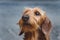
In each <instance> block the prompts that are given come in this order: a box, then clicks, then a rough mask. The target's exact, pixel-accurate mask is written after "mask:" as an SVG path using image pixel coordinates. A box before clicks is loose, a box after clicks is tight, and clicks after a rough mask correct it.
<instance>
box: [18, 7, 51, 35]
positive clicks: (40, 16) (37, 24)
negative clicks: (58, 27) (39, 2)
mask: <svg viewBox="0 0 60 40" xmlns="http://www.w3.org/2000/svg"><path fill="white" fill-rule="evenodd" d="M18 24H19V26H20V29H21V32H20V34H19V35H21V34H22V33H25V32H33V31H36V30H37V29H42V31H43V33H44V34H46V33H49V32H50V29H51V22H50V20H49V19H48V18H47V16H46V14H45V12H44V11H43V10H42V9H40V8H37V7H35V8H26V9H25V10H24V12H23V15H22V17H21V19H20V20H19V22H18Z"/></svg>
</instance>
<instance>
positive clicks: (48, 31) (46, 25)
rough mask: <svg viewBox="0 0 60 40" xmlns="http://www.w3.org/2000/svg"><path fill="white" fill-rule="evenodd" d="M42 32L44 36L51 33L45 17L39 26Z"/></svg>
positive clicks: (49, 22) (49, 24)
mask: <svg viewBox="0 0 60 40" xmlns="http://www.w3.org/2000/svg"><path fill="white" fill-rule="evenodd" d="M41 27H42V31H43V33H44V34H49V33H50V31H51V27H52V26H51V21H50V20H49V19H48V18H47V17H46V18H45V20H44V21H43V23H42V24H41Z"/></svg>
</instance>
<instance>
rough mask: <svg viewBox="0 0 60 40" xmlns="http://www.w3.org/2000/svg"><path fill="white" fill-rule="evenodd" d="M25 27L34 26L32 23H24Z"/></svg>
mask: <svg viewBox="0 0 60 40" xmlns="http://www.w3.org/2000/svg"><path fill="white" fill-rule="evenodd" d="M23 26H32V25H31V24H30V23H28V22H24V23H23Z"/></svg>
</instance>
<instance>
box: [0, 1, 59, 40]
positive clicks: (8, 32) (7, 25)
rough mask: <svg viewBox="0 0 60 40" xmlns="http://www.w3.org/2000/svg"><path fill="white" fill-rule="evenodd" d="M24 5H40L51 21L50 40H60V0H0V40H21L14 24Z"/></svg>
mask: <svg viewBox="0 0 60 40" xmlns="http://www.w3.org/2000/svg"><path fill="white" fill-rule="evenodd" d="M25 7H32V8H34V7H40V8H42V9H43V10H44V11H46V15H47V16H48V17H49V19H50V20H51V22H52V25H53V29H52V32H51V35H50V36H51V37H50V38H51V40H60V0H37V1H36V0H0V40H23V35H21V36H19V35H18V34H19V32H20V29H19V26H18V25H17V24H16V23H17V22H18V20H19V19H20V18H21V16H22V11H23V10H24V8H25Z"/></svg>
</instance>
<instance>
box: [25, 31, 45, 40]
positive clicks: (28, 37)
mask: <svg viewBox="0 0 60 40" xmlns="http://www.w3.org/2000/svg"><path fill="white" fill-rule="evenodd" d="M24 40H46V38H45V35H44V33H43V32H42V31H41V30H36V31H33V32H26V33H25V35H24Z"/></svg>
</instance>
